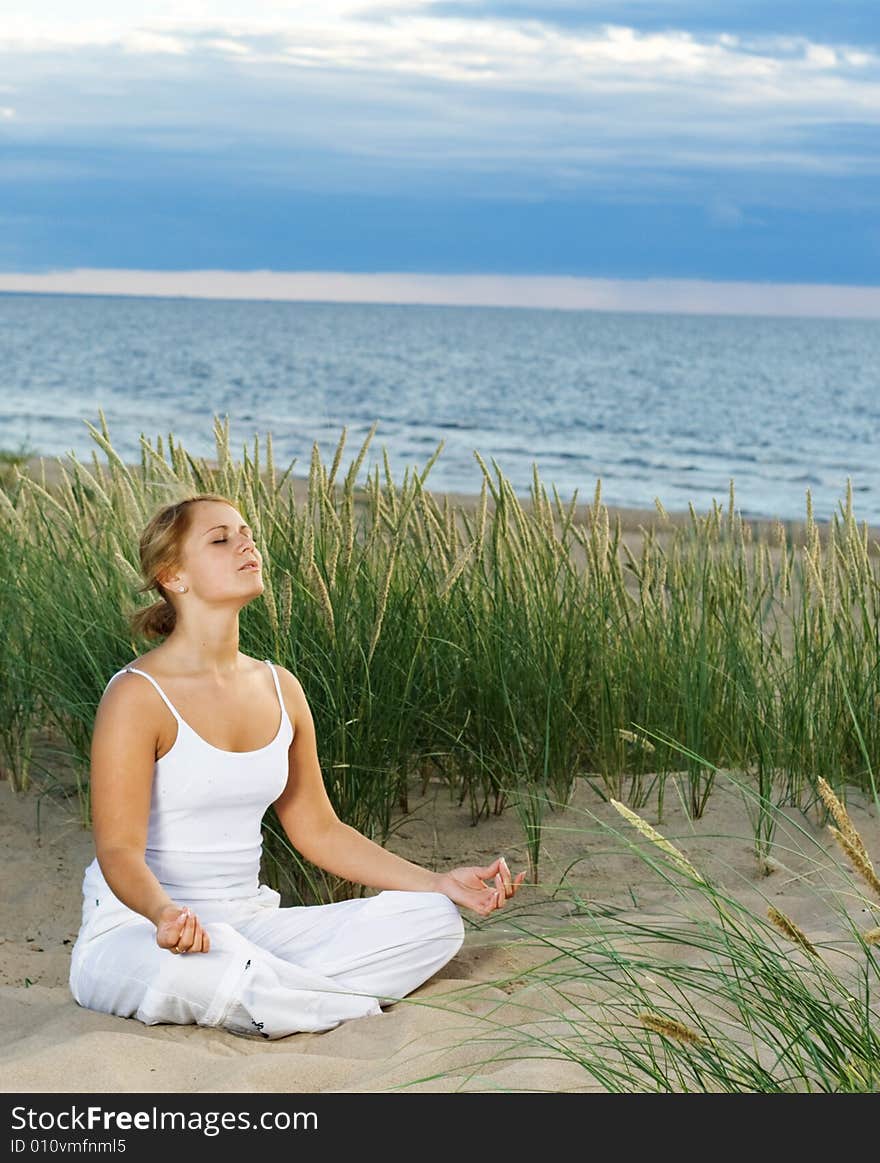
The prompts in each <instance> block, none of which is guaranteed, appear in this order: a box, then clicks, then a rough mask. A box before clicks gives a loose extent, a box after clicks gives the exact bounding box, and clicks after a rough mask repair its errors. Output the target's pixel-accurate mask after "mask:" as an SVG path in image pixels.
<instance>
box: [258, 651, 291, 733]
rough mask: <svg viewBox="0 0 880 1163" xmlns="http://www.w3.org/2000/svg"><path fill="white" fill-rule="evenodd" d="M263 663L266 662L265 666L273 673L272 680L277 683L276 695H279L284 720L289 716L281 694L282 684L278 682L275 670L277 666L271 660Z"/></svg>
mask: <svg viewBox="0 0 880 1163" xmlns="http://www.w3.org/2000/svg"><path fill="white" fill-rule="evenodd" d="M263 662H265V664H266V665H267V666H268V667H269V669H270V670H271V671H272V678H273V680H274V682H275V693H276V694H277V695H278V702H279V703H280V704H281V716H282V718H283V717H284V716H285V715H286V714H287V708H286V707H285V705H284V698H283V697H282V694H281V684H280V683H279V681H278V672H277V670H276V669H275V664H274V663H273V662H272V661H271V659H268V658H264V659H263Z"/></svg>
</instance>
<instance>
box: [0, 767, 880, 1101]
mask: <svg viewBox="0 0 880 1163" xmlns="http://www.w3.org/2000/svg"><path fill="white" fill-rule="evenodd" d="M680 786H682V787H683V786H684V785H683V784H682V785H680ZM849 808H850V812H851V815H852V818H853V820H854V822H855V824H856V827H857V828H858V830H859V831H860V834H861V835H862V838H863V839H864V841H865V843H866V845H867V848H868V851H869V852H871V853H872V855H873V856H874V858H875V859H877V857H878V856H880V825H878V820H877V815H876V812H875V811H874V809H873V807H872V806H871V805H870V803H868V802H867V801H865V800H864V799H862V798H860V797H853V798H851V799H850V802H849ZM640 814H641V815H642V816H643V818H644V819H646V820H647V821H648V822H649V823H651V824H654V825H658V823H659V827H660V829H661V831H662V832H663V833H664V834H665V835H666V836H667V837H668V838H670V839H672V840H674V842H675V843H676V844H677V845H678V846H679V847H680V848H681V850H682V851H684V852H686V853H687V854H688V856H689V857H690V858H691V859H692V860H693V861H694V863H695V864H696V865H697V866H698V867H699V868H700V870H701V872H702V873H703V874H704V875H708V876H710V877H711V878H712V879H713V883H716V884H717V885H719V886H721V887H723V888H724V890H725V891H727V892H729V893H730V894H731V895H732V896H734V897H735V898H736V899H737V900H739V901H741V902H743V903H744V904H745V905H747V906H748V907H749V908H750V909H751V910H752V912H753V913H754V914H755V915H758V914H760V915H765V914H766V910H767V907H768V904H772V905H773V906H774V907H776V908H777V909H779V910H780V911H781V912H783V913H785V914H786V915H787V916H789V917H790V918H791V919H792V920H793V921H794V922H795V923H796V924H797V925H798V926H800V928H801V929H802V930H803V931H804V932H805V933H806V934H808V935H809V937H810V939H811V940H812V941H813V942H814V943H815V942H828V943H829V947H834V948H836V947H840V948H843V947H844V946H845V945H846V944H847V932H846V925H845V923H844V920H843V917H842V914H841V912H840V902H841V900H842V899H843V890H844V889H845V887H846V885H847V884H851V879H850V877H849V873H848V871H847V868H846V865H845V862H843V861H842V860H841V859H840V857H839V850H838V849H837V847H836V844H835V842H834V840H833V837H832V836H831V835H830V834H829V832H828V830H827V827H826V826H825V824H824V823H823V822H821V821H820V820H819V817H818V813H817V812H816V811H815V810H814V811H810V812H807V813H803V812H800V811H798V810H795V809H791V808H788V809H785V811H784V815H783V819H782V822H781V824H780V829H779V831H778V833H777V842H776V846H775V848H774V850H773V852H772V853H771V857H770V859H769V861H768V862H767V863H766V864H765V865H763V866H762V865H761V863H760V862H759V861H758V860H757V859H756V856H755V852H754V847H753V843H752V832H751V827H750V824H749V819H748V813H747V811H746V809H745V805H744V800H743V798H742V796H741V793H740V792H739V791H738V790H737V787H736V784H735V783H734V782H732V781H728V780H727V779H726V778H724V777H721V778H720V779H719V782H718V783H717V785H716V788H715V790H713V792H712V793H711V795H710V797H709V801H708V806H707V810H706V812H705V814H704V816H703V817H702V818H701V819H699V820H696V821H690V820H689V818H688V817H687V815H686V813H685V812H684V810H683V807H682V803H681V802H679V801H678V799H677V796H676V793H675V791H674V785H673V784H670V785H669V786H667V792H666V803H665V808H664V818H663V820H662V822H658V818H657V810H656V803H654V804H648V805H646V806H645V807H644V808H642V809H640ZM602 821H605V822H606V823H610V824H613V825H615V826H616V827H618V828H623V830H624V831H626V830H627V826H626V825H625V824H623V823H622V821H621V818H620V817H619V816H618V814H617V813H616V812H615V810H614V809H613V807H611V806H610V805H609V804H608V803H603V801H602V799H601V798H600V796H599V795H598V794H597V791H596V789H595V788H594V787H591V786H590V784H589V782H588V781H586V780H579V781H578V783H577V784H576V787H575V791H574V794H573V797H572V800H571V803H570V804H569V806H568V807H567V808H566V809H564V810H561V809H560V810H557V811H554V812H553V813H551V814H550V816H549V817H548V819H547V820H546V829H545V833H544V838H543V840H544V842H543V844H542V848H541V862H540V866H539V872H540V883H539V884H537V885H526V886H524V887H523V888H522V889H521V890H520V892H519V893H518V895H517V896H516V898H515V899H514V900H513V901H511V902H509V904H508V905H507V906H506V908H505V909H503V910H501V911H499V912H497V913H495V914H493V916H492V917H490V918H480V917H477V916H476V915H475V914H470V913H468V912H467V911H466V910H465V911H463V916H464V917H465V927H466V938H465V942H464V945H463V947H462V949H461V951H460V952H459V953H458V955H457V956H456V957H455V958H454V959H453V960H452V961H450V962H449V963H448V964H447V965H446V966H445V967H444V969H443V970H442V971H441V972H440V973H439V974H437V975H436V976H435V977H434V978H432V979H431V980H430V981H429V982H427V983H425V985H423V986H422V987H421V988H420V989H418V990H417V991H415V993H413V994H412V995H411V996H410V997H409V998H408V999H406V1000H405V1001H403V1002H400V1003H398V1004H397V1005H395V1006H392V1007H390V1008H389V1009H388V1010H386V1011H385V1012H383V1013H382V1014H381V1015H377V1016H375V1017H369V1018H364V1019H360V1020H358V1021H353V1022H347V1023H344V1024H343V1025H341V1026H339V1027H337V1028H336V1029H334V1030H331V1031H327V1032H325V1033H320V1034H295V1035H292V1036H290V1037H288V1038H284V1039H279V1040H278V1041H273V1042H265V1041H261V1040H253V1039H247V1038H241V1037H237V1036H235V1035H232V1034H228V1033H226V1032H224V1031H222V1030H217V1029H203V1028H199V1027H195V1026H189V1027H175V1026H144V1025H142V1024H141V1023H139V1022H138V1021H136V1020H134V1019H125V1018H117V1017H112V1016H108V1015H105V1014H99V1013H94V1012H91V1011H89V1010H85V1009H82V1008H80V1007H79V1006H77V1004H76V1003H75V1002H74V1001H73V999H72V997H71V995H70V993H69V991H68V988H67V972H68V964H69V956H70V949H71V944H72V942H73V940H74V938H75V936H76V931H77V926H78V921H79V909H80V880H81V876H82V871H83V869H84V867H85V865H86V864H87V863H88V861H89V860H90V859H91V857H92V841H91V835H90V832H89V830H88V829H87V828H84V827H83V826H82V824H81V822H80V819H79V816H78V813H77V810H76V804H75V801H71V800H65V799H64V797H63V796H60V795H58V794H57V793H56V794H54V795H49V794H47V793H46V792H45V791H43V792H42V794H41V793H40V791H39V790H38V789H35V788H34V789H31V790H29V791H27V792H19V793H14V792H13V791H12V790H11V788H10V786H9V783H8V782H6V781H3V782H0V840H2V847H0V851H2V874H3V885H4V892H3V894H2V900H0V912H2V925H0V933H2V936H0V1028H2V1049H0V1091H2V1092H3V1093H6V1094H10V1093H15V1094H23V1093H34V1092H39V1093H55V1092H82V1091H84V1090H87V1091H89V1092H90V1093H101V1092H106V1093H119V1094H121V1093H143V1092H152V1093H160V1092H162V1093H192V1094H198V1093H222V1092H229V1093H239V1094H240V1093H247V1092H259V1093H263V1094H271V1093H304V1094H305V1093H307V1094H314V1093H325V1092H328V1093H347V1092H361V1093H364V1092H366V1093H379V1092H385V1091H393V1090H403V1091H406V1092H444V1093H447V1092H454V1091H476V1092H482V1093H486V1092H490V1091H491V1092H497V1091H514V1092H529V1093H532V1092H574V1093H585V1092H590V1091H593V1092H596V1091H602V1090H605V1089H607V1088H604V1087H602V1086H600V1085H599V1083H597V1081H596V1080H595V1079H594V1078H593V1077H591V1075H590V1074H589V1073H588V1072H587V1071H586V1070H585V1069H584V1068H583V1067H582V1066H581V1065H580V1064H579V1063H578V1061H576V1060H567V1059H566V1058H565V1056H564V1054H563V1053H559V1054H558V1055H557V1056H556V1057H555V1058H554V1057H549V1058H548V1057H546V1056H545V1055H542V1056H540V1057H539V1056H536V1055H537V1052H536V1050H535V1048H534V1046H533V1045H532V1044H530V1043H529V1042H528V1041H527V1039H526V1038H525V1035H526V1034H527V1033H528V1032H529V1031H530V1030H532V1031H534V1030H537V1029H539V1028H540V1029H543V1030H544V1031H545V1032H546V1031H547V1030H548V1029H552V1030H553V1031H554V1032H555V1033H556V1034H557V1035H558V1036H559V1038H560V1040H561V1043H562V1044H565V1042H566V1039H567V1038H568V1039H569V1041H570V1042H571V1044H572V1045H575V1026H574V1024H573V1020H575V1019H576V1017H577V1013H576V1010H574V1009H571V1010H570V1011H568V1012H567V1011H566V1007H565V1005H564V1003H562V1002H561V1001H560V998H559V996H558V995H553V994H551V993H549V992H548V991H547V989H546V988H545V987H542V986H541V985H540V983H537V982H534V981H530V978H529V969H530V967H533V966H535V965H537V964H539V963H541V962H543V961H546V959H547V957H548V947H547V945H546V943H545V942H544V941H542V940H541V939H537V940H536V938H535V935H536V934H537V935H540V934H543V935H544V937H545V938H547V939H552V940H553V941H554V942H556V943H561V944H562V945H565V942H566V940H568V941H574V942H575V943H577V936H578V926H579V923H580V922H579V918H578V917H577V915H576V906H575V903H574V901H573V898H572V896H571V894H570V892H568V891H566V890H565V889H564V886H565V885H574V886H576V888H577V891H578V893H579V894H580V895H581V897H582V899H583V900H585V901H588V902H589V907H590V908H592V909H594V910H598V911H602V912H605V913H606V914H611V913H614V912H617V913H618V915H619V916H626V917H627V918H628V919H631V920H633V921H646V922H648V923H650V922H651V921H657V920H658V919H661V918H663V917H665V916H672V915H674V914H677V915H680V912H681V901H680V898H679V897H678V896H677V895H676V892H675V890H674V889H673V888H672V887H671V886H670V885H669V884H667V883H666V882H664V880H663V879H662V878H659V877H656V876H654V875H653V874H651V872H650V870H649V869H648V868H647V867H646V865H645V864H644V863H643V862H642V860H640V859H639V857H638V856H637V855H635V854H634V853H633V852H632V850H631V849H629V848H627V846H626V845H625V844H623V843H621V842H620V841H617V840H615V839H614V838H613V837H612V836H611V835H610V834H609V833H607V831H605V830H604V829H603V828H602ZM388 846H389V847H390V848H392V849H393V850H394V851H397V852H400V853H401V854H402V855H404V856H406V857H408V858H409V859H413V860H416V861H417V862H419V863H422V864H424V865H426V866H428V867H434V868H449V867H453V866H455V865H458V864H472V863H478V864H479V863H485V862H488V861H489V860H490V859H492V858H493V857H494V856H495V855H497V854H499V853H502V852H503V853H504V854H505V855H506V856H507V859H508V861H509V863H510V864H511V866H512V868H513V869H514V871H518V870H519V869H520V868H525V867H526V853H525V847H524V844H523V838H522V829H521V827H520V824H519V822H518V820H517V818H516V815H515V813H514V812H513V810H512V809H508V810H506V811H505V812H504V813H502V814H501V815H500V816H490V817H489V818H485V817H484V818H483V819H481V820H480V821H479V823H478V824H477V825H476V826H473V825H472V824H471V822H470V816H469V814H468V811H467V809H466V807H464V806H459V805H458V804H457V803H455V802H454V801H453V800H451V799H450V796H449V794H448V791H447V790H446V789H445V788H444V787H443V786H442V785H441V784H439V783H437V784H433V785H431V786H429V787H428V789H427V791H426V794H425V795H418V796H416V798H414V799H413V801H412V802H411V804H410V813H409V815H408V817H407V818H406V819H403V820H400V821H398V827H397V829H396V831H395V832H394V834H393V836H392V838H391V840H390V841H389V845H388ZM566 870H568V871H566ZM561 885H562V886H563V888H562V890H560V886H561ZM554 890H555V891H554ZM863 911H864V916H861V915H858V914H860V913H861V912H863ZM856 913H857V916H856V918H855V919H856V922H857V923H858V924H859V925H860V927H862V928H867V927H869V925H870V924H877V923H878V920H877V917H876V915H875V916H874V917H873V919H872V918H871V916H870V915H869V914H870V910H862V909H861V908H860V907H859V908H856ZM850 940H851V938H850ZM832 952H833V949H832ZM673 955H674V956H676V957H680V958H683V959H687V958H689V957H692V956H694V952H693V950H692V949H690V948H689V947H688V946H687V945H682V946H681V947H680V948H679V949H677V950H674V951H673ZM571 981H572V984H573V986H574V987H575V994H576V993H577V989H578V988H580V989H581V990H582V992H583V996H584V998H585V1002H584V1003H583V1004H586V1005H587V1006H591V1005H594V1004H598V1003H597V1001H596V998H597V997H599V996H601V990H600V991H599V994H597V993H596V992H595V989H596V983H595V982H593V981H591V977H590V972H589V966H588V965H587V966H584V965H583V964H581V965H578V964H574V963H573V964H572V967H571ZM548 1022H549V1023H550V1025H549V1026H548V1024H547V1023H548ZM499 1031H501V1033H500V1034H499Z"/></svg>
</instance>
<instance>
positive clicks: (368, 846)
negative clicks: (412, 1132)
mask: <svg viewBox="0 0 880 1163" xmlns="http://www.w3.org/2000/svg"><path fill="white" fill-rule="evenodd" d="M140 561H141V569H142V573H143V576H144V579H145V584H144V586H143V587H142V589H143V591H146V590H149V589H156V590H157V591H158V592H159V594H160V595H161V597H160V600H159V601H158V602H156V603H154V604H153V605H151V606H149V607H147V608H146V609H143V610H139V611H138V612H137V613H136V614H135V615H133V617H132V621H131V625H132V630H133V632H134V633H136V634H139V635H143V636H145V637H147V638H161V639H162V641H161V643H160V644H159V645H158V646H156V647H155V648H154V649H153V650H150V651H148V652H147V653H146V654H144V655H143V656H142V657H141V658H138V659H136V660H135V663H134V664H132V665H130V666H125V667H123V668H122V669H121V670H119V671H117V672H116V674H114V675H113V676H112V677H111V679H110V681H109V682H108V684H107V687H106V689H105V691H104V693H103V695H102V697H101V701H100V703H99V705H98V709H97V713H96V716H95V724H94V732H93V736H92V748H91V777H90V782H91V805H92V825H93V834H94V841H95V852H96V856H95V859H94V860H93V861H92V863H91V864H90V865H89V866H88V868H87V869H86V872H85V877H84V880H83V913H82V925H81V928H80V931H79V935H78V937H77V940H76V943H75V945H74V947H73V953H72V958H71V968H70V988H71V992H72V993H73V996H74V998H75V999H76V1001H77V1002H78V1003H79V1004H80V1005H82V1006H85V1007H87V1008H89V1009H93V1010H100V1011H102V1012H104V1013H112V1014H119V1015H121V1016H123V1017H133V1018H137V1019H139V1020H140V1021H142V1022H145V1023H148V1024H153V1023H157V1022H174V1023H183V1024H192V1023H197V1024H198V1025H202V1026H218V1027H222V1028H224V1029H226V1030H229V1031H231V1032H233V1033H236V1034H245V1035H253V1036H262V1037H264V1038H281V1037H284V1036H286V1035H288V1034H294V1033H296V1032H298V1031H320V1030H329V1029H332V1028H333V1027H334V1026H337V1025H338V1024H339V1023H340V1022H343V1021H346V1020H348V1019H351V1018H359V1017H364V1016H366V1015H369V1014H378V1013H380V1012H381V1008H380V1007H381V1006H382V1005H383V1004H389V1003H391V1002H393V1001H396V1000H400V999H402V998H404V997H406V996H407V995H408V994H410V993H411V992H412V991H413V990H415V989H416V988H417V987H418V986H420V985H422V984H423V983H424V982H425V981H427V980H428V978H430V977H431V976H432V975H433V974H435V973H436V972H437V971H438V970H439V969H440V968H441V967H442V966H443V965H445V964H446V963H447V962H448V961H449V960H450V958H452V957H453V956H454V955H455V954H456V952H457V951H458V950H459V948H460V947H461V944H462V941H463V938H464V926H463V923H462V918H461V914H460V913H459V906H461V907H464V908H467V909H471V910H472V911H473V912H475V913H477V914H479V915H480V916H487V915H488V914H489V913H491V912H492V911H493V910H495V909H498V908H501V907H502V905H503V904H504V903H505V901H506V900H507V899H509V898H510V897H511V896H513V895H514V893H515V892H516V890H517V888H518V887H519V885H520V884H521V883H522V880H523V878H524V876H525V873H520V874H519V875H517V876H516V877H513V876H511V873H510V870H509V869H508V867H507V865H506V863H505V861H504V858H503V857H499V858H498V859H497V860H494V861H492V863H491V864H489V865H488V866H487V867H476V866H475V867H464V868H453V869H451V870H450V871H448V872H432V871H430V870H428V869H426V868H422V867H420V866H419V865H417V864H412V863H410V862H409V861H408V860H404V859H402V858H401V857H400V856H396V855H394V854H393V853H391V852H388V851H386V850H385V849H384V848H382V847H381V845H379V844H376V843H374V842H373V841H372V840H369V839H368V838H367V837H366V836H364V835H362V834H361V833H360V832H358V831H356V830H355V829H354V828H352V827H350V826H349V825H347V824H345V823H343V822H342V821H341V820H340V819H339V818H338V816H337V815H336V813H335V812H334V810H333V807H332V805H331V803H330V800H329V798H328V796H327V793H326V790H325V787H324V782H323V779H322V775H321V768H320V765H319V762H318V754H317V747H316V741H315V729H314V722H313V719H312V714H311V711H310V708H309V704H308V702H307V700H306V695H305V692H304V691H303V688H302V686H301V685H300V683H299V681H298V680H297V678H296V677H295V676H294V675H293V674H291V673H290V671H288V670H286V669H285V668H284V667H283V666H278V665H275V664H274V663H273V662H272V661H271V660H270V659H268V658H267V659H255V658H251V657H249V656H248V655H246V654H243V653H242V652H241V651H240V650H239V646H238V643H239V611H240V610H241V609H242V607H244V606H245V605H246V604H247V603H248V602H251V601H253V600H254V599H255V598H257V597H259V596H260V594H262V592H263V579H262V573H261V556H260V551H259V549H258V548H257V546H256V544H255V542H254V538H253V535H252V533H251V530H250V528H249V527H248V525H247V523H246V521H245V519H244V517H243V516H242V515H241V513H240V512H239V511H238V508H237V507H236V505H235V504H234V503H233V502H232V501H230V500H229V499H228V498H226V497H223V496H218V495H215V494H213V493H200V494H196V495H195V496H191V497H189V498H186V499H184V500H181V501H178V502H174V503H172V504H168V505H165V506H164V507H162V508H161V509H159V510H158V511H157V512H156V513H154V515H153V516H152V518H151V520H150V521H149V523H148V524H147V526H146V528H145V529H144V531H143V533H142V535H141V539H140ZM271 804H274V806H275V809H276V812H277V815H278V819H279V821H280V822H281V824H282V826H283V828H284V831H285V833H286V834H287V836H288V838H289V840H290V842H291V844H292V845H293V846H294V847H295V848H296V849H297V850H298V852H299V853H301V855H302V856H303V857H305V858H306V860H308V861H311V862H312V863H313V864H315V865H317V866H318V867H319V868H322V869H325V870H326V871H328V872H330V873H332V874H334V875H336V876H339V877H343V878H345V879H348V880H350V881H352V882H354V883H356V884H359V885H363V886H366V887H369V888H373V889H378V890H381V891H378V892H376V893H374V894H373V895H369V896H365V897H361V898H357V899H352V900H343V901H339V902H337V903H334V904H325V905H304V906H299V907H290V908H288V907H281V904H280V896H279V894H278V893H277V892H275V891H274V890H273V889H271V888H269V887H268V886H267V885H265V884H261V883H260V881H259V872H260V857H261V848H262V820H263V816H264V814H265V812H266V810H267V809H268V807H269V806H270V805H271Z"/></svg>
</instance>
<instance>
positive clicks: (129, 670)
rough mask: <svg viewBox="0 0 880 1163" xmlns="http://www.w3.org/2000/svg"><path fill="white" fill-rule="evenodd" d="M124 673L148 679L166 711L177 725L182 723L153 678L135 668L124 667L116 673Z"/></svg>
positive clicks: (172, 705)
mask: <svg viewBox="0 0 880 1163" xmlns="http://www.w3.org/2000/svg"><path fill="white" fill-rule="evenodd" d="M126 672H128V673H130V674H142V675H143V676H144V678H147V679H149V680H150V682H151V683H152V684H153V686H154V687H155V688H156V690H157V691H158V692H159V696H160V698H161V699H162V702H163V703H164V704H165V706H166V707H167V708H168V710H169V711H170V712H171V714H172V715H173V716H174V718H175V719H176V720H177V721H178V723H182V722H183V720H182V719H181V717H180V715H178V713H177V710H176V708H175V706H174V704H173V703H172V702H171V700H170V699H169V698H168V696H167V695H166V694H165V692H164V691H163V690H162V688H161V687H160V686H159V684H158V683H157V682H156V680H155V679H154V678H153V676H152V675H151V674H147V672H146V671H145V670H138V668H137V667H136V666H124V667H123V668H122V670H120V671H117V673H118V674H125V673H126ZM114 677H115V676H114Z"/></svg>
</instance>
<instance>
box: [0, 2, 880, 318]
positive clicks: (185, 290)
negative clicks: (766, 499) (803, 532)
mask: <svg viewBox="0 0 880 1163" xmlns="http://www.w3.org/2000/svg"><path fill="white" fill-rule="evenodd" d="M181 11H184V12H185V14H186V15H185V16H180V15H179V13H180V12H181ZM878 145H880V21H878V20H877V19H876V11H875V10H874V5H873V3H868V2H859V0H853V2H834V0H824V2H822V3H818V2H815V0H799V2H797V3H794V2H787V0H785V2H776V3H768V2H764V3H752V2H749V0H745V2H741V3H728V2H727V0H714V2H713V3H711V4H707V3H706V2H705V0H701V2H700V3H691V2H689V0H667V2H662V0H653V2H649V0H618V2H616V3H600V2H593V0H577V2H571V0H548V2H547V3H529V2H528V0H506V2H497V3H496V2H492V0H485V2H484V0H458V2H456V0H422V2H418V0H365V2H363V3H350V2H345V0H322V2H321V3H312V2H311V0H297V2H296V3H269V2H265V0H249V3H248V4H247V5H244V4H241V3H240V2H239V3H235V4H233V3H227V2H225V0H203V2H198V0H195V2H188V3H187V4H186V5H185V6H180V5H179V4H171V3H152V4H150V5H147V6H144V5H142V4H140V3H137V4H135V3H130V2H129V0H113V2H112V3H110V2H105V0H78V2H77V4H76V5H72V4H60V3H57V2H56V3H49V2H47V0H27V3H26V4H25V3H18V2H13V3H3V4H0V290H22V289H24V290H41V289H42V290H71V289H74V290H77V291H81V292H89V291H95V290H103V291H107V289H108V288H116V291H115V292H114V293H146V294H163V293H166V294H178V293H180V294H204V293H207V294H223V295H228V296H230V297H238V296H239V295H240V296H242V297H262V296H266V297H275V296H278V297H291V298H298V297H314V296H315V295H321V296H323V297H326V298H346V297H348V298H361V299H363V298H367V299H370V300H376V299H378V300H381V299H382V298H383V297H385V298H387V299H390V300H391V301H451V302H460V301H474V302H492V303H501V304H503V303H504V302H505V301H510V302H513V303H516V304H518V305H530V304H532V305H546V306H575V307H576V306H608V305H611V306H613V307H614V308H615V309H627V308H631V309H659V308H662V307H663V305H664V304H665V305H667V306H669V308H670V309H683V310H693V309H697V310H708V311H712V310H722V311H723V310H746V311H755V312H757V313H792V312H794V313H800V312H803V313H808V314H812V313H815V314H854V315H865V316H870V317H880V276H878V272H880V261H878V260H880V217H878V209H880V181H878V169H880V150H878ZM211 272H214V274H213V277H212V275H211ZM658 305H659V308H658Z"/></svg>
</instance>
